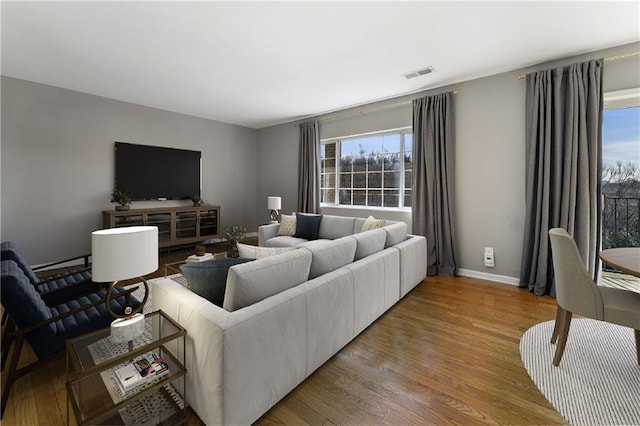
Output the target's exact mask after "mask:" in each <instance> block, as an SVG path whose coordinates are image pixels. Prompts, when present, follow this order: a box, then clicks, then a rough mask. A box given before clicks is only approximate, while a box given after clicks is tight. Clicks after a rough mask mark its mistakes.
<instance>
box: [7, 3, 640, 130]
mask: <svg viewBox="0 0 640 426" xmlns="http://www.w3.org/2000/svg"><path fill="white" fill-rule="evenodd" d="M639 5H640V2H638V1H631V2H610V1H603V2H577V1H572V2H537V1H536V2H480V1H474V2H265V1H263V2H53V1H47V2H7V1H3V2H2V3H1V10H0V13H1V14H2V34H1V35H2V74H3V75H6V76H10V77H15V78H20V79H25V80H30V81H35V82H39V83H44V84H49V85H53V86H58V87H63V88H67V89H71V90H77V91H80V92H85V93H90V94H93V95H98V96H104V97H108V98H113V99H118V100H122V101H126V102H132V103H135V104H141V105H147V106H151V107H155V108H160V109H163V110H168V111H174V112H178V113H183V114H189V115H193V116H197V117H204V118H208V119H213V120H218V121H222V122H226V123H232V124H237V125H242V126H246V127H250V128H262V127H266V126H270V125H273V124H278V123H283V122H288V121H293V120H296V119H299V118H301V117H306V116H311V115H316V114H320V113H324V112H329V111H335V110H339V109H343V108H346V107H349V106H355V105H359V104H363V103H368V102H372V101H375V100H380V99H385V98H390V97H395V96H398V95H402V94H407V93H412V92H417V91H420V90H425V89H430V88H436V87H440V86H444V85H449V84H453V83H456V82H460V81H466V80H471V79H475V78H479V77H483V76H487V75H492V74H497V73H501V72H506V71H511V70H515V69H519V68H523V67H527V66H530V65H534V64H537V63H541V62H545V61H549V60H553V59H558V58H563V57H567V56H572V55H577V54H581V53H586V52H590V51H593V50H598V49H603V48H607V47H613V46H618V45H621V44H625V43H630V42H636V41H639V40H640V11H639ZM429 65H430V66H433V67H434V68H435V72H434V73H431V74H428V75H424V76H420V77H417V78H413V79H410V80H407V79H405V78H404V77H403V76H402V74H404V73H407V72H409V71H414V70H417V69H421V68H424V67H426V66H429Z"/></svg>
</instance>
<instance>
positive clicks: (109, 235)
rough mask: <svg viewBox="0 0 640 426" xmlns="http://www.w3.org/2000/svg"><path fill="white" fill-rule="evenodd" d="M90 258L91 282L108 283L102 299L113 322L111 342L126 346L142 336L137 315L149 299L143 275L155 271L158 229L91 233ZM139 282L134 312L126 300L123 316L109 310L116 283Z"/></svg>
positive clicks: (142, 328) (118, 229)
mask: <svg viewBox="0 0 640 426" xmlns="http://www.w3.org/2000/svg"><path fill="white" fill-rule="evenodd" d="M91 256H92V263H93V280H94V281H96V282H111V285H110V286H109V290H108V292H107V297H106V301H105V303H106V307H107V311H108V312H109V314H111V316H112V317H114V318H116V320H115V321H113V322H112V323H111V340H112V341H113V342H114V343H124V342H128V343H129V350H132V349H133V339H135V338H136V337H139V336H141V335H142V334H143V332H144V315H143V314H141V313H140V312H141V311H142V308H143V307H144V304H145V303H146V302H147V299H148V297H149V287H148V285H147V281H146V280H145V279H144V278H142V276H143V275H146V274H149V273H151V272H154V271H155V270H157V269H158V228H157V227H155V226H130V227H123V228H112V229H102V230H99V231H94V232H92V233H91ZM131 278H139V279H141V280H142V283H143V284H144V290H145V294H144V299H143V300H142V303H140V305H139V306H138V307H137V308H136V309H135V310H134V309H132V308H131V303H130V300H129V298H127V299H126V303H125V305H126V309H125V311H124V314H117V313H114V312H113V311H112V310H111V297H112V295H113V294H116V295H117V293H114V289H115V288H116V287H118V286H119V285H120V284H119V281H121V280H128V279H131Z"/></svg>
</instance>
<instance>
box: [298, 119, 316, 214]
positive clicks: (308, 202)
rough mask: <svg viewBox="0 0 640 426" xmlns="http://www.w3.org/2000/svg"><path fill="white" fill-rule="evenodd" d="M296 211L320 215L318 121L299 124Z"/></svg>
mask: <svg viewBox="0 0 640 426" xmlns="http://www.w3.org/2000/svg"><path fill="white" fill-rule="evenodd" d="M298 127H299V128H300V156H299V159H298V210H297V211H299V212H301V213H320V136H319V131H318V121H317V120H314V121H308V122H305V123H300V124H299V126H298Z"/></svg>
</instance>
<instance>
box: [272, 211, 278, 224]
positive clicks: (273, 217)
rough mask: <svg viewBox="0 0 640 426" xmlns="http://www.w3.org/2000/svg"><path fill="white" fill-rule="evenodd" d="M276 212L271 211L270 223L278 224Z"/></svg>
mask: <svg viewBox="0 0 640 426" xmlns="http://www.w3.org/2000/svg"><path fill="white" fill-rule="evenodd" d="M278 214H279V213H278V210H275V209H274V210H271V223H278Z"/></svg>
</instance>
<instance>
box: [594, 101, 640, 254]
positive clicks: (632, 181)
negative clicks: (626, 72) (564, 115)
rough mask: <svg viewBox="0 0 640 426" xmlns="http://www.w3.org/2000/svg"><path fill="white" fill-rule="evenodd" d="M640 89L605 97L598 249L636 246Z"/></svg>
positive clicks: (639, 202) (639, 192) (639, 208)
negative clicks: (601, 196) (600, 244)
mask: <svg viewBox="0 0 640 426" xmlns="http://www.w3.org/2000/svg"><path fill="white" fill-rule="evenodd" d="M639 105H640V90H638V89H635V90H625V91H619V92H610V93H606V94H605V111H604V114H603V125H602V192H603V195H604V206H603V211H602V215H603V216H602V248H605V249H606V248H612V247H638V246H640V106H639Z"/></svg>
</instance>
